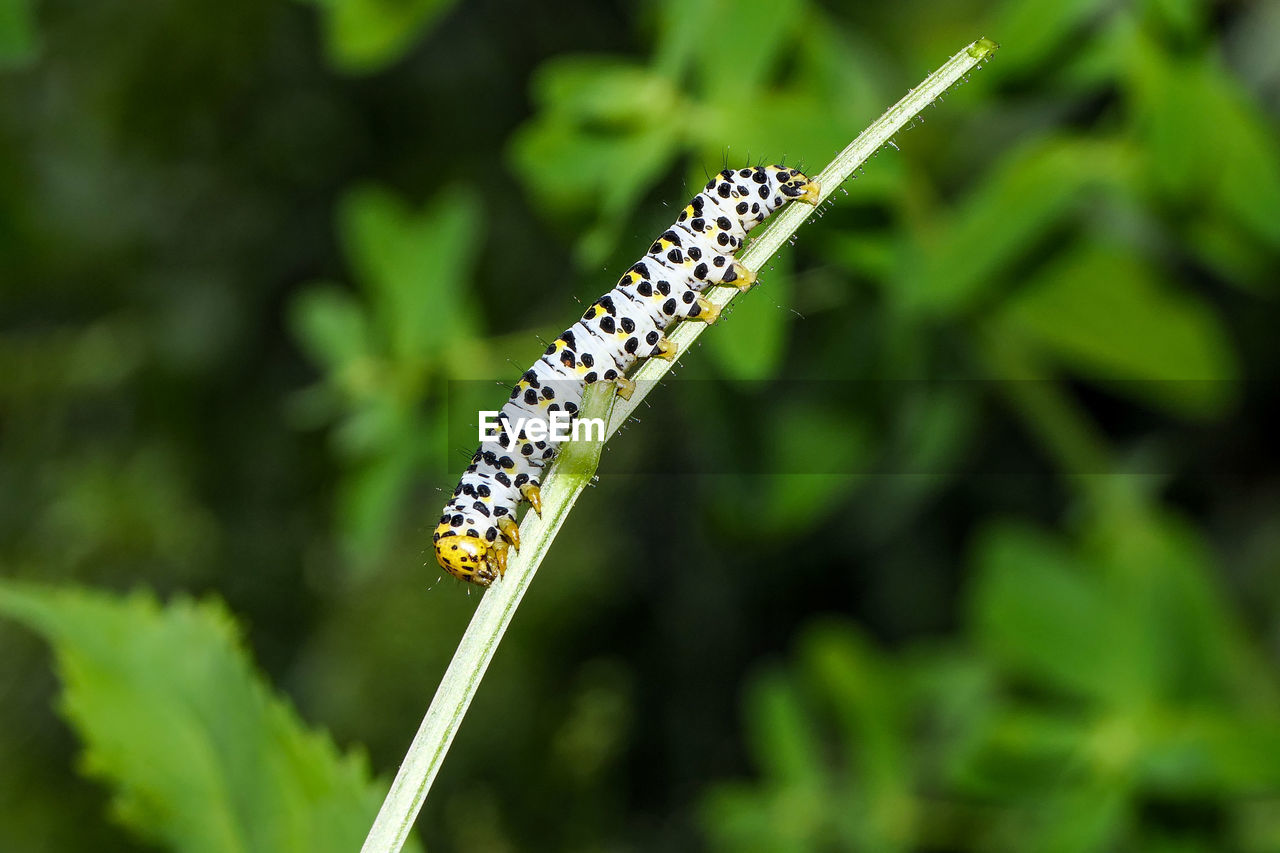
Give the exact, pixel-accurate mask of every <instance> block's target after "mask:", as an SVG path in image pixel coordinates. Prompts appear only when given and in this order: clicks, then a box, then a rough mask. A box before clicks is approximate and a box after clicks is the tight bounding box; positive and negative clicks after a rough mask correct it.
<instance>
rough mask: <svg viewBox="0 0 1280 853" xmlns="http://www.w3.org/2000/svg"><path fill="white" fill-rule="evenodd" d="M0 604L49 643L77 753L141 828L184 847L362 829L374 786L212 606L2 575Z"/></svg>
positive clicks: (260, 845) (301, 839) (323, 836)
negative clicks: (265, 679) (266, 677)
mask: <svg viewBox="0 0 1280 853" xmlns="http://www.w3.org/2000/svg"><path fill="white" fill-rule="evenodd" d="M0 612H3V613H5V615H7V616H10V617H12V618H15V619H17V620H18V621H20V622H22V623H24V624H25V625H27V626H29V627H30V628H32V629H33V630H35V631H38V632H39V633H40V634H42V635H43V636H44V637H45V638H46V639H48V640H49V642H50V643H51V644H52V645H53V647H54V650H55V652H56V653H57V662H58V669H59V672H60V675H61V678H62V680H63V681H64V683H65V693H64V695H63V698H62V700H61V706H62V711H63V713H64V715H65V716H66V718H67V720H68V721H69V722H70V723H71V724H72V725H73V726H74V727H75V728H76V730H77V732H78V733H79V735H80V737H81V738H82V739H83V740H84V742H85V754H84V757H83V759H82V762H83V765H82V766H83V767H84V770H85V772H87V773H89V774H90V775H92V776H95V777H98V778H101V779H103V780H104V781H106V782H108V783H109V784H111V785H112V787H113V788H114V789H115V791H116V793H115V797H114V799H113V801H112V804H111V808H112V811H113V813H114V815H115V816H116V818H118V819H119V820H120V821H121V822H122V823H124V824H126V825H128V826H129V827H131V828H132V829H134V830H136V831H137V832H138V834H139V835H140V836H141V837H143V838H145V839H147V840H149V841H151V842H153V843H155V844H158V845H160V846H162V847H164V848H166V849H170V850H188V851H218V850H352V849H355V848H356V847H357V845H359V844H360V843H361V841H363V839H364V835H365V833H366V832H367V831H368V828H369V824H370V823H371V822H372V821H373V816H374V815H375V814H376V813H377V810H378V805H379V804H380V803H381V802H382V796H383V794H384V791H383V789H382V787H381V786H378V785H374V784H371V783H370V782H369V779H368V776H369V770H368V766H367V763H366V762H365V761H364V759H363V757H344V756H341V755H339V754H338V752H337V750H335V749H334V747H333V744H332V742H331V741H330V740H329V738H328V736H327V735H324V734H317V733H315V732H310V731H308V730H307V729H306V728H305V727H304V726H303V725H302V723H301V721H300V720H298V718H297V716H296V714H294V712H293V710H292V709H291V708H290V707H289V706H288V705H287V704H285V703H283V702H281V700H280V699H278V698H277V697H275V696H272V695H271V693H270V691H269V689H268V688H267V687H266V686H265V685H264V684H263V683H262V681H261V680H260V678H259V676H258V675H257V673H255V672H253V671H252V670H251V669H250V667H249V666H248V665H247V663H246V659H245V655H244V650H243V648H242V647H241V644H240V639H239V637H238V636H237V629H236V627H235V623H234V620H233V619H232V617H231V615H230V614H229V613H227V612H226V610H225V609H224V608H222V607H221V606H219V605H217V604H216V603H212V602H210V603H204V604H196V603H193V602H191V601H177V602H175V603H173V604H171V605H169V606H168V607H166V608H164V609H161V608H160V607H159V606H158V605H157V604H156V602H155V600H154V599H153V598H151V597H150V596H146V595H134V596H131V597H129V598H126V599H116V598H112V597H109V596H106V595H102V594H98V593H90V592H85V591H79V590H53V589H48V588H41V587H32V586H23V585H16V584H4V585H0Z"/></svg>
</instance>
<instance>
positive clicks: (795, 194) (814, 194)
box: [769, 166, 822, 204]
mask: <svg viewBox="0 0 1280 853" xmlns="http://www.w3.org/2000/svg"><path fill="white" fill-rule="evenodd" d="M769 170H770V171H772V172H774V174H775V179H776V180H777V181H778V185H779V187H781V189H782V193H783V195H785V196H787V197H788V198H794V199H796V200H797V201H802V202H804V203H805V204H817V203H818V201H819V199H821V197H822V187H821V186H819V185H818V182H817V181H811V180H809V178H807V177H806V176H805V174H804V173H803V172H801V171H798V170H796V169H788V168H786V167H785V166H770V167H769Z"/></svg>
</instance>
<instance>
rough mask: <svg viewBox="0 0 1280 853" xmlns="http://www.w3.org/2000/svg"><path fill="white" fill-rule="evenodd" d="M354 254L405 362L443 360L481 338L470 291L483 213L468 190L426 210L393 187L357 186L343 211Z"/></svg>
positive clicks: (444, 195) (380, 320)
mask: <svg viewBox="0 0 1280 853" xmlns="http://www.w3.org/2000/svg"><path fill="white" fill-rule="evenodd" d="M339 222H340V229H339V230H340V232H341V234H342V237H343V240H344V242H345V243H346V251H347V256H348V257H349V258H350V259H351V263H352V264H353V265H354V266H355V268H356V271H357V273H358V276H359V279H360V283H361V285H362V287H364V288H365V290H367V291H368V294H369V299H370V303H371V304H370V308H371V311H372V313H373V316H374V317H375V319H376V322H377V324H378V326H379V327H380V330H381V331H382V332H383V333H384V334H385V336H386V338H387V340H388V342H389V344H390V349H391V355H393V356H394V357H395V358H396V359H398V360H408V361H410V362H412V361H414V360H416V359H426V358H437V357H440V356H441V355H442V354H443V353H444V351H445V350H447V349H448V347H449V346H450V345H452V344H453V343H455V342H457V341H460V340H468V339H470V338H472V337H474V336H475V326H476V320H475V316H474V313H473V311H472V310H471V306H470V302H469V300H468V299H467V294H468V293H469V292H470V277H471V271H472V267H473V265H474V262H475V258H476V255H477V253H478V251H479V243H480V236H481V232H480V229H481V211H480V205H479V202H478V201H477V200H476V198H475V196H474V194H473V193H471V192H470V191H468V190H465V189H455V190H446V191H443V192H441V193H440V194H439V195H438V196H437V197H436V198H435V199H434V200H433V201H432V202H431V203H430V204H429V205H427V206H426V207H424V208H423V209H422V210H421V211H413V210H410V209H409V208H408V207H407V206H406V205H405V204H404V203H403V202H401V201H400V200H399V199H398V198H396V197H395V196H393V195H392V194H390V193H388V192H387V191H385V190H382V189H378V188H375V187H364V188H361V189H357V190H353V191H352V192H351V193H350V194H348V196H347V197H346V198H345V199H344V200H343V202H342V206H341V209H340V210H339Z"/></svg>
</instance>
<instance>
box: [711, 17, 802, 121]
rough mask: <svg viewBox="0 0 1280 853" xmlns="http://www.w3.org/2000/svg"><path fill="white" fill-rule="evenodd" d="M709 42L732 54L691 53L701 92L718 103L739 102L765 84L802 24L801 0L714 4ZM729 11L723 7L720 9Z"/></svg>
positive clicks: (719, 51)
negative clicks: (729, 48) (712, 40)
mask: <svg viewBox="0 0 1280 853" xmlns="http://www.w3.org/2000/svg"><path fill="white" fill-rule="evenodd" d="M718 5H719V6H720V7H722V8H720V9H718V10H717V11H718V14H717V15H716V19H715V40H716V42H717V43H718V44H722V45H732V51H731V52H727V51H724V50H699V51H697V52H696V53H695V54H694V57H695V60H696V62H697V68H698V73H699V78H700V80H699V83H700V88H701V90H702V91H703V92H710V93H714V98H715V100H716V101H718V102H720V103H728V104H738V105H740V104H743V103H746V102H747V101H749V99H750V98H751V97H752V96H753V95H755V94H756V90H757V89H758V88H759V87H761V86H762V85H764V84H765V83H767V82H768V80H769V77H770V76H771V75H770V72H771V71H772V70H773V66H774V65H776V64H777V62H778V60H779V58H780V57H781V56H782V55H783V53H784V48H785V47H786V46H787V45H789V44H791V43H792V42H793V41H794V40H795V38H796V37H797V36H799V35H800V32H801V27H802V26H803V25H804V23H805V14H804V12H805V4H804V3H803V2H802V0H735V2H733V3H725V2H721V3H720V4H718ZM724 7H729V8H724Z"/></svg>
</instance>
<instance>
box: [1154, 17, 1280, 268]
mask: <svg viewBox="0 0 1280 853" xmlns="http://www.w3.org/2000/svg"><path fill="white" fill-rule="evenodd" d="M1131 53H1132V59H1131V62H1130V65H1131V67H1132V72H1131V85H1132V87H1133V90H1134V93H1135V97H1134V101H1135V110H1134V117H1135V125H1136V129H1137V131H1138V133H1139V135H1140V139H1141V142H1142V144H1143V145H1144V146H1145V147H1146V148H1147V150H1149V151H1150V152H1151V156H1150V157H1148V158H1146V162H1147V163H1148V164H1149V167H1148V172H1149V175H1148V180H1150V182H1151V183H1152V184H1153V185H1154V186H1155V187H1156V188H1157V189H1159V190H1160V191H1161V192H1162V193H1164V194H1165V195H1166V196H1167V197H1168V198H1169V200H1170V201H1172V202H1174V203H1177V204H1180V205H1183V206H1186V207H1188V208H1190V209H1192V210H1199V209H1203V208H1206V207H1207V208H1209V209H1211V210H1212V209H1218V210H1221V211H1222V212H1223V213H1225V214H1226V215H1227V216H1228V217H1229V218H1231V219H1232V220H1234V221H1235V222H1236V223H1238V225H1239V226H1240V227H1242V228H1243V229H1245V230H1246V231H1247V232H1248V233H1250V234H1252V235H1253V236H1254V237H1255V238H1256V239H1259V240H1263V241H1265V242H1267V243H1268V244H1270V245H1271V246H1273V247H1274V246H1280V142H1278V141H1277V138H1276V134H1275V132H1274V130H1272V129H1271V128H1270V127H1269V126H1268V121H1267V118H1266V117H1265V116H1264V115H1263V114H1262V112H1261V111H1260V110H1259V108H1258V106H1257V104H1256V103H1254V101H1253V100H1252V99H1251V98H1250V97H1249V95H1248V94H1247V93H1246V92H1245V91H1244V90H1243V89H1242V87H1241V86H1240V83H1239V82H1238V81H1236V80H1235V79H1234V78H1233V77H1231V76H1230V75H1229V74H1228V73H1227V72H1226V71H1224V70H1223V69H1221V68H1219V67H1218V66H1217V65H1216V64H1214V62H1213V61H1212V59H1210V58H1197V59H1192V60H1176V59H1173V58H1171V57H1169V56H1167V55H1166V54H1165V53H1164V51H1163V50H1162V49H1161V48H1160V47H1158V46H1156V45H1155V44H1153V43H1151V42H1150V41H1148V40H1143V39H1138V40H1136V43H1135V46H1134V48H1133V50H1132V51H1131Z"/></svg>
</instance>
